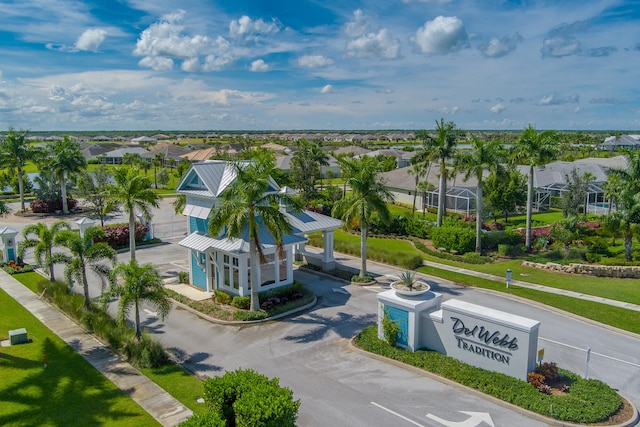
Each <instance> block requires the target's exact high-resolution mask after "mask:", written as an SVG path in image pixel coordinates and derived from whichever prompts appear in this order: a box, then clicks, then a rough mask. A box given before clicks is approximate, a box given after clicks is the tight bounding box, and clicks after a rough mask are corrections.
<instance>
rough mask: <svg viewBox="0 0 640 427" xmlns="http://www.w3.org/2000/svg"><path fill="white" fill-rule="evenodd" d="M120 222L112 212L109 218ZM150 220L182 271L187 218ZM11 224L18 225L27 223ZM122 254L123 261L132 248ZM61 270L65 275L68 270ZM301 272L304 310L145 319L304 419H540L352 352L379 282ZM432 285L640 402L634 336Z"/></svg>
mask: <svg viewBox="0 0 640 427" xmlns="http://www.w3.org/2000/svg"><path fill="white" fill-rule="evenodd" d="M123 220H124V218H122V217H121V218H114V219H112V221H111V222H123ZM154 221H155V222H156V223H157V224H158V226H157V227H158V228H159V229H160V230H162V229H163V228H162V227H164V230H166V235H164V236H163V240H166V241H167V242H170V243H166V244H164V245H160V246H156V247H153V248H139V249H138V250H137V251H136V255H137V258H138V260H139V261H140V262H142V263H144V262H152V263H154V264H155V265H156V266H158V268H159V270H160V271H161V272H162V273H163V274H164V275H165V276H172V275H175V274H177V272H178V271H181V270H183V271H185V270H186V268H187V250H186V249H184V248H182V247H179V246H178V245H176V244H175V242H177V241H178V240H179V239H181V238H182V237H183V236H184V233H185V232H186V220H185V219H184V218H182V217H175V216H174V215H173V212H172V209H171V208H170V206H168V204H167V203H165V204H163V207H162V209H160V210H158V211H157V212H156V213H155V215H154ZM3 223H5V222H4V221H3ZM181 224H182V225H181ZM9 225H10V226H12V227H13V228H16V229H18V228H21V227H23V226H24V222H16V223H10V224H9ZM163 232H164V231H163ZM119 258H120V259H121V260H122V261H127V260H128V259H129V254H128V252H125V253H121V254H120V255H119ZM27 259H28V258H27ZM370 265H371V267H372V268H381V267H379V266H375V265H372V264H370ZM383 268H384V269H385V271H386V270H388V272H389V273H392V272H393V269H391V268H388V267H383ZM57 271H59V273H57V274H59V277H62V276H61V273H62V269H59V270H57ZM295 278H296V279H298V280H300V281H302V282H303V283H306V284H307V285H308V286H310V287H311V288H312V289H313V290H314V291H315V292H316V294H317V295H319V302H318V304H317V305H316V306H315V307H314V308H313V309H311V310H310V311H308V312H306V313H304V314H300V315H297V316H292V317H290V318H286V319H283V320H280V321H274V322H268V323H265V324H260V325H256V326H225V325H217V324H212V323H209V322H207V321H204V320H202V319H200V318H199V317H197V316H195V315H193V314H191V313H190V312H187V311H185V310H180V309H174V310H172V312H171V313H170V315H169V316H168V317H167V318H166V319H165V321H164V322H162V321H160V320H159V319H158V318H156V317H155V316H153V315H152V314H149V313H148V312H145V311H143V312H144V313H145V315H144V316H143V319H144V323H145V326H146V327H147V329H148V330H149V331H150V332H152V333H153V334H155V335H156V336H157V337H158V339H160V340H161V341H162V342H163V343H164V344H165V345H166V346H167V347H169V348H171V349H173V350H174V351H175V352H176V353H179V354H181V355H182V358H183V360H184V363H185V365H186V366H187V367H188V368H189V369H191V370H193V371H194V372H197V373H198V374H200V375H208V376H213V375H219V374H221V373H223V372H224V371H226V370H234V369H236V368H240V367H242V368H252V369H255V370H257V371H259V372H261V373H263V374H265V375H267V376H269V377H278V378H280V382H281V384H283V385H286V386H288V387H291V388H292V390H293V392H294V395H295V397H296V398H299V399H301V401H302V406H301V409H300V418H299V425H301V426H336V425H344V426H381V427H382V426H390V425H393V426H396V425H397V426H405V425H406V426H411V425H414V426H443V425H454V424H452V423H454V422H463V421H465V420H466V421H467V423H465V424H464V425H468V426H476V425H477V426H481V425H491V423H493V424H494V425H495V426H516V425H517V426H538V425H544V423H540V422H537V421H533V420H531V419H530V418H528V417H526V416H524V415H521V414H520V413H518V412H516V411H513V410H511V409H507V408H506V407H504V406H502V405H498V404H495V403H492V402H491V401H490V400H488V399H486V398H484V397H481V396H478V395H476V394H473V393H469V392H468V391H465V390H463V389H461V388H459V387H457V386H451V385H447V384H443V383H441V382H439V381H435V380H433V379H431V378H429V377H428V376H426V375H423V374H420V373H416V372H415V371H413V370H408V369H406V368H402V367H398V366H395V365H393V364H390V363H386V362H381V361H378V360H375V359H372V358H370V357H368V356H366V355H363V354H360V353H359V352H356V351H354V350H353V349H351V348H350V347H349V346H348V340H349V339H350V338H351V337H352V336H353V335H355V334H356V333H357V331H359V330H360V329H361V328H362V327H364V326H366V325H369V324H371V323H374V322H375V321H376V317H375V313H376V307H377V303H376V292H378V291H381V290H383V288H373V289H366V288H361V287H357V286H352V285H345V284H343V283H341V282H339V281H335V280H333V279H331V278H326V277H324V276H318V275H315V274H309V273H306V272H302V271H296V272H295ZM436 280H437V279H436ZM568 280H576V279H574V278H570V277H568ZM435 288H436V289H435V290H436V291H438V292H442V293H443V294H444V299H448V298H459V299H462V300H465V301H469V302H474V303H476V304H481V305H486V306H487V307H491V308H495V309H499V310H503V311H507V312H511V313H515V314H518V315H520V316H525V317H529V318H532V319H537V320H540V321H541V326H540V331H539V344H538V348H544V349H545V361H555V362H557V363H558V365H559V366H561V367H564V368H567V369H570V370H572V371H574V372H576V373H579V374H584V373H585V370H586V353H585V349H586V348H587V347H590V348H591V357H590V361H589V367H588V369H589V377H592V378H597V379H601V380H603V381H605V382H607V383H608V384H610V385H611V386H612V387H614V388H616V389H618V390H619V391H620V392H621V393H622V394H623V395H625V396H626V397H628V398H630V399H631V400H632V401H633V402H634V403H636V405H638V403H640V340H638V337H637V336H632V335H630V334H622V333H618V332H615V331H612V330H611V329H609V328H606V327H602V326H598V325H594V324H590V323H586V322H585V321H583V320H580V319H576V318H574V317H570V316H567V315H565V314H562V313H558V312H556V311H552V310H549V309H547V308H544V307H540V306H536V305H531V304H530V303H523V302H520V301H516V300H513V299H508V298H504V297H502V296H499V295H494V294H492V293H487V292H484V291H481V290H477V289H471V288H459V287H455V286H451V285H449V284H445V283H442V282H441V281H438V284H437V285H436V287H435ZM91 292H92V295H98V293H99V286H98V284H97V281H92V289H91ZM552 297H553V296H552V295H550V298H552ZM150 311H151V310H150ZM482 414H485V415H482ZM486 414H488V415H486ZM487 417H490V418H487ZM483 420H484V421H483Z"/></svg>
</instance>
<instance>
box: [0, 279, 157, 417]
mask: <svg viewBox="0 0 640 427" xmlns="http://www.w3.org/2000/svg"><path fill="white" fill-rule="evenodd" d="M0 307H2V316H0V338H1V339H3V340H4V339H7V338H8V334H7V331H9V330H11V329H16V328H21V327H22V328H26V330H27V332H28V334H29V338H30V339H31V340H32V342H30V343H28V344H21V345H16V346H11V347H2V348H0V378H2V381H1V382H0V425H3V426H82V425H91V426H95V425H102V426H118V427H119V426H132V427H134V426H155V425H159V424H158V423H157V422H156V421H155V420H154V419H153V418H152V417H151V416H150V415H149V414H147V413H146V412H145V411H144V410H143V409H142V408H141V407H140V406H138V404H137V403H135V402H134V401H133V400H132V399H131V398H129V397H128V396H127V395H126V394H125V393H123V392H122V391H121V390H119V389H118V388H117V387H116V386H115V385H114V384H113V383H112V382H111V381H109V380H108V379H107V378H106V377H105V376H103V375H102V374H100V373H99V372H98V371H97V370H95V368H93V367H92V366H91V365H90V364H89V363H88V362H87V361H85V360H84V359H83V358H82V357H81V356H80V355H79V354H78V353H77V352H76V351H75V350H73V349H72V348H71V347H69V346H68V345H67V344H66V343H65V342H64V341H62V340H61V339H60V338H58V337H57V336H56V335H55V334H53V333H52V332H51V331H50V330H49V329H47V328H46V327H45V326H44V325H43V324H42V323H41V322H40V321H39V320H37V319H36V318H35V317H33V316H32V315H31V313H29V312H28V311H27V310H25V309H24V308H23V307H22V306H21V305H20V304H18V303H17V302H16V301H15V300H13V298H11V297H9V296H8V295H7V294H6V293H5V292H4V291H1V290H0ZM5 334H6V335H5ZM44 355H46V356H47V362H48V363H47V368H44V363H43V361H44Z"/></svg>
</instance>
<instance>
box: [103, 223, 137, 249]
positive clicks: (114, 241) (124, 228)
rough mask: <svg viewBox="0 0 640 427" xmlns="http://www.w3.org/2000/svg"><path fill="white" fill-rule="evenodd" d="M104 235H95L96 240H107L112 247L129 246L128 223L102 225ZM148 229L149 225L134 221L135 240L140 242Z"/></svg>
mask: <svg viewBox="0 0 640 427" xmlns="http://www.w3.org/2000/svg"><path fill="white" fill-rule="evenodd" d="M103 230H104V236H101V237H96V239H95V241H96V243H97V242H107V244H108V245H109V246H111V247H112V248H115V249H117V248H124V247H128V246H129V225H128V224H113V225H105V226H104V227H103ZM148 231H149V227H147V226H146V225H142V224H140V223H136V231H135V233H136V242H142V241H143V240H144V238H145V237H146V235H147V232H148Z"/></svg>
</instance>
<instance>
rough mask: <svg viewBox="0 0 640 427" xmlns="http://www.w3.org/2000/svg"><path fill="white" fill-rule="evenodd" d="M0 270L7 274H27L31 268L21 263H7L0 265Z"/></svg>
mask: <svg viewBox="0 0 640 427" xmlns="http://www.w3.org/2000/svg"><path fill="white" fill-rule="evenodd" d="M0 253H1V251H0ZM0 266H2V269H3V270H4V271H5V272H7V273H9V274H19V273H29V272H31V271H33V266H32V265H30V264H25V263H23V262H15V261H9V262H8V263H6V264H5V263H0Z"/></svg>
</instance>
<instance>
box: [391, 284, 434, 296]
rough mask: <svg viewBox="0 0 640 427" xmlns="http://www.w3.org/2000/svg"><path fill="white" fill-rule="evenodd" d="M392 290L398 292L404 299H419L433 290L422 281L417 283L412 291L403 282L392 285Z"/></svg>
mask: <svg viewBox="0 0 640 427" xmlns="http://www.w3.org/2000/svg"><path fill="white" fill-rule="evenodd" d="M391 288H392V289H393V290H394V291H396V294H397V295H401V296H404V297H417V296H418V295H422V294H426V293H427V292H429V291H430V290H431V286H429V285H428V284H427V283H425V282H422V281H417V282H415V283H414V284H413V286H412V287H411V289H409V287H408V286H407V285H405V284H404V283H402V282H401V281H395V282H393V283H392V284H391Z"/></svg>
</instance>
